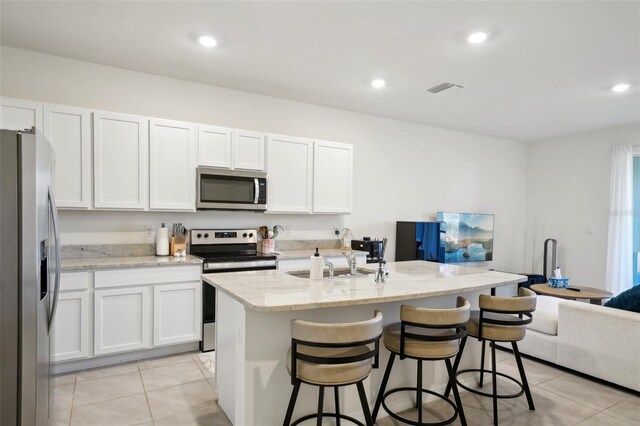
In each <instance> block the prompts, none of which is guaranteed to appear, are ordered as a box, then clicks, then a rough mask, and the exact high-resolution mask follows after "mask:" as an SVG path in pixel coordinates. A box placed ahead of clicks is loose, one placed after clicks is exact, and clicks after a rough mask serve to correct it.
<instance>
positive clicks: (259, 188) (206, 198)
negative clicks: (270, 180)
mask: <svg viewBox="0 0 640 426" xmlns="http://www.w3.org/2000/svg"><path fill="white" fill-rule="evenodd" d="M197 175H198V177H197V181H196V191H197V194H198V198H197V201H196V207H197V208H198V210H210V209H218V210H252V211H265V210H267V174H266V173H263V172H250V171H239V170H220V169H216V168H213V167H198V173H197Z"/></svg>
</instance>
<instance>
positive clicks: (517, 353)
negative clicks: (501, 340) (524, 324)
mask: <svg viewBox="0 0 640 426" xmlns="http://www.w3.org/2000/svg"><path fill="white" fill-rule="evenodd" d="M511 347H512V348H513V354H514V355H515V357H516V363H517V364H518V370H519V371H520V379H522V387H523V388H524V394H525V395H526V396H527V402H528V403H529V410H535V409H536V407H535V405H533V397H532V396H531V390H529V382H528V381H527V376H526V374H525V373H524V366H523V365H522V359H521V358H520V351H519V350H518V344H517V343H516V342H511Z"/></svg>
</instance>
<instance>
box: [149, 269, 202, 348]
mask: <svg viewBox="0 0 640 426" xmlns="http://www.w3.org/2000/svg"><path fill="white" fill-rule="evenodd" d="M201 330H202V282H201V281H194V282H190V283H182V284H166V285H160V284H158V285H155V286H154V287H153V345H154V346H161V345H171V344H174V343H182V342H191V341H197V340H200V338H201Z"/></svg>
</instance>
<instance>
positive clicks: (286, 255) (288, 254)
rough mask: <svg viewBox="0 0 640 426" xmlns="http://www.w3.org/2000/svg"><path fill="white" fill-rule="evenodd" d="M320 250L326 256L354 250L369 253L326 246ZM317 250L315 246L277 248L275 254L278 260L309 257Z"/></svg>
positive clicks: (335, 255)
mask: <svg viewBox="0 0 640 426" xmlns="http://www.w3.org/2000/svg"><path fill="white" fill-rule="evenodd" d="M319 251H320V255H322V256H324V257H338V256H342V253H345V252H352V251H353V253H354V254H363V255H366V254H367V252H366V251H360V250H351V249H339V248H325V249H320V250H319ZM315 252H316V250H315V248H311V249H302V250H276V251H275V252H274V253H273V254H275V255H276V256H278V260H284V259H305V258H309V257H310V256H313V254H314V253H315Z"/></svg>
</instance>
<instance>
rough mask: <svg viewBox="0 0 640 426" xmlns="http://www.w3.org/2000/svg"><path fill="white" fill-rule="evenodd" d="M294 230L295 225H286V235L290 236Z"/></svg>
mask: <svg viewBox="0 0 640 426" xmlns="http://www.w3.org/2000/svg"><path fill="white" fill-rule="evenodd" d="M292 232H293V227H292V226H291V225H287V226H285V227H284V235H285V236H286V237H290V236H291V233H292Z"/></svg>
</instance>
